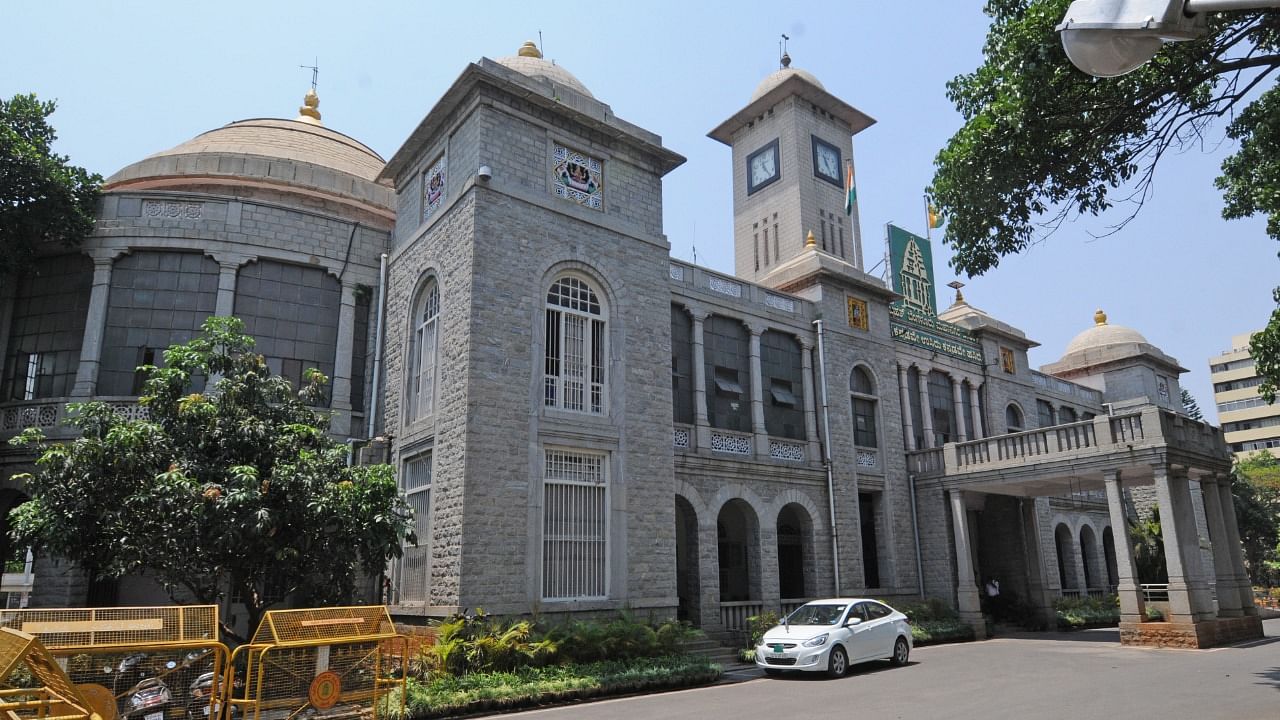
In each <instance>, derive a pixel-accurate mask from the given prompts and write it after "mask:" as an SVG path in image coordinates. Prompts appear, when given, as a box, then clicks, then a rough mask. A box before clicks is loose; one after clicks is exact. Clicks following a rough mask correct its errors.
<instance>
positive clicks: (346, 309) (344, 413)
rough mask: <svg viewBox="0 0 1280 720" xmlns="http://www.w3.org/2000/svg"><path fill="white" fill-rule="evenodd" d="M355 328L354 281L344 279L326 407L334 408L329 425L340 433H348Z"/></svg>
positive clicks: (349, 429) (349, 431) (343, 434)
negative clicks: (327, 405)
mask: <svg viewBox="0 0 1280 720" xmlns="http://www.w3.org/2000/svg"><path fill="white" fill-rule="evenodd" d="M355 332H356V284H355V283H354V282H344V283H342V300H341V304H340V305H339V306H338V342H337V344H336V349H335V350H334V355H333V386H332V389H333V396H332V397H331V398H330V400H329V408H330V409H331V410H333V417H332V419H331V420H330V423H329V429H330V431H331V432H333V433H335V434H337V435H340V436H347V435H350V434H351V411H352V407H351V351H352V348H353V346H354V345H355Z"/></svg>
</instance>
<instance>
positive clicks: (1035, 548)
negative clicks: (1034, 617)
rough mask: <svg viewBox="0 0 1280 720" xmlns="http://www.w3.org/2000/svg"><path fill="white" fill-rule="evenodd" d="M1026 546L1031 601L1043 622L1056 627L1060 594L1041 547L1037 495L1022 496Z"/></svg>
mask: <svg viewBox="0 0 1280 720" xmlns="http://www.w3.org/2000/svg"><path fill="white" fill-rule="evenodd" d="M1018 507H1019V510H1020V513H1021V515H1020V518H1019V519H1020V525H1021V530H1022V547H1023V553H1024V557H1025V558H1026V565H1027V601H1028V602H1029V603H1030V604H1031V606H1032V607H1034V608H1036V609H1037V611H1038V614H1039V615H1040V619H1041V621H1043V622H1044V623H1045V626H1046V627H1050V628H1052V627H1053V626H1054V623H1056V622H1057V615H1056V614H1055V612H1054V609H1053V601H1054V599H1055V598H1056V597H1057V593H1056V592H1054V590H1053V587H1052V586H1051V584H1050V583H1049V579H1048V578H1047V577H1046V574H1047V569H1046V567H1045V562H1044V553H1043V552H1042V548H1041V547H1040V522H1039V519H1038V518H1037V517H1036V500H1035V498H1019V499H1018Z"/></svg>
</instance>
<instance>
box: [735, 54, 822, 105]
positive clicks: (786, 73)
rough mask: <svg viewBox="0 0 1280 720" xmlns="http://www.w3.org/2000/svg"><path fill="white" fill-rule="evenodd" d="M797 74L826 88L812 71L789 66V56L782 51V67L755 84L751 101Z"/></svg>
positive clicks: (819, 86)
mask: <svg viewBox="0 0 1280 720" xmlns="http://www.w3.org/2000/svg"><path fill="white" fill-rule="evenodd" d="M797 76H798V77H801V78H803V79H804V80H805V81H806V82H809V83H812V84H813V85H816V86H817V87H818V88H819V89H822V90H826V88H825V87H823V86H822V83H820V82H818V78H816V77H814V76H813V73H811V72H809V71H808V70H801V69H800V68H794V67H791V56H790V55H788V54H786V53H783V54H782V67H781V68H780V69H779V70H778V71H777V72H774V73H773V74H771V75H769V77H767V78H765V79H764V80H761V81H760V84H759V85H757V86H756V91H755V92H753V93H751V102H755V101H756V100H759V99H760V98H762V97H764V95H765V93H767V92H769V91H770V90H772V89H774V88H776V87H778V86H779V85H781V84H782V83H784V82H786V81H787V79H789V78H792V77H797Z"/></svg>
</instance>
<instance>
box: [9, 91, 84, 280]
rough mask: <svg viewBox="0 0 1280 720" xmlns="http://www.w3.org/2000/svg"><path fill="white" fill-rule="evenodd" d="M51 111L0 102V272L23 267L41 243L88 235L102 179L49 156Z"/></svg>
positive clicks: (21, 99) (17, 99) (18, 101)
mask: <svg viewBox="0 0 1280 720" xmlns="http://www.w3.org/2000/svg"><path fill="white" fill-rule="evenodd" d="M54 108H55V104H54V103H53V102H52V101H48V102H40V101H39V100H37V99H36V96H35V95H15V96H14V97H13V99H12V100H8V101H6V100H3V99H0V274H4V273H5V272H7V271H21V270H22V269H24V268H25V267H26V266H27V265H28V264H29V263H30V261H31V258H32V257H33V255H34V254H35V253H36V251H37V249H38V248H39V247H40V246H41V245H43V244H46V243H50V242H58V243H62V244H64V245H75V244H76V243H78V242H80V241H81V240H83V239H84V238H85V236H87V235H88V234H89V233H90V232H92V231H93V214H94V211H95V209H96V208H97V204H98V194H99V186H100V185H101V184H102V177H101V176H99V175H96V174H90V173H89V172H87V171H85V169H84V168H80V167H76V166H74V165H70V164H68V158H67V157H66V156H63V155H58V154H56V153H54V152H53V150H52V147H53V141H54V140H56V139H57V135H56V134H55V133H54V130H53V127H52V126H50V125H49V123H48V117H49V116H50V115H51V114H53V111H54Z"/></svg>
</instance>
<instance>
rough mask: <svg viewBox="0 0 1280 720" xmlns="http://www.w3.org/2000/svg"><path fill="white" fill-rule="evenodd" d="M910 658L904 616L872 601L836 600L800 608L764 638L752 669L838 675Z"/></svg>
mask: <svg viewBox="0 0 1280 720" xmlns="http://www.w3.org/2000/svg"><path fill="white" fill-rule="evenodd" d="M910 655H911V624H910V623H909V622H908V620H907V616H906V615H903V614H902V613H900V612H898V611H897V610H894V609H893V608H891V607H889V606H888V605H885V604H884V603H882V602H878V601H876V600H866V599H862V598H834V599H831V600H814V601H813V602H810V603H806V604H804V605H801V606H800V607H799V608H796V610H795V611H794V612H792V613H791V614H790V615H788V616H787V617H785V618H784V619H783V620H782V624H781V625H778V626H776V627H774V628H773V629H771V630H769V631H768V632H766V633H765V634H764V639H763V640H761V642H760V645H759V646H758V647H756V665H758V666H759V667H761V668H763V669H764V671H765V673H766V674H768V675H777V674H779V673H781V672H783V671H786V670H791V671H808V672H825V673H827V674H828V675H830V676H831V677H840V676H842V675H844V674H845V672H847V671H848V669H849V666H850V665H852V664H854V663H860V662H866V661H868V660H883V659H888V660H889V661H891V662H892V663H893V664H894V665H906V664H907V658H908V657H909V656H910Z"/></svg>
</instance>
